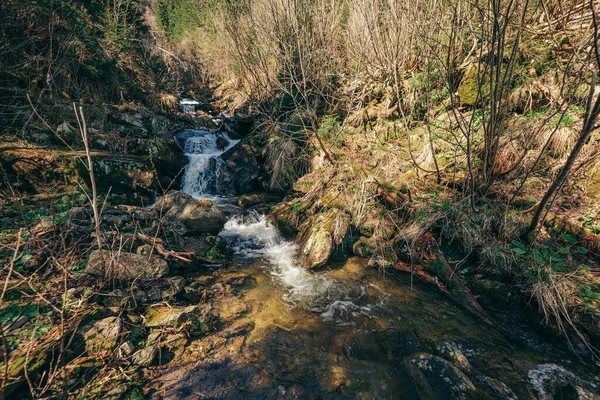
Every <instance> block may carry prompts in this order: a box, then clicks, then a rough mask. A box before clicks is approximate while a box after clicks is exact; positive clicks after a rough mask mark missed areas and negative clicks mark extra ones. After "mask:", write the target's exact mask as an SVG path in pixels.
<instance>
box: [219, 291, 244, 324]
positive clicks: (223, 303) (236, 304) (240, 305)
mask: <svg viewBox="0 0 600 400" xmlns="http://www.w3.org/2000/svg"><path fill="white" fill-rule="evenodd" d="M248 311H250V306H249V305H248V303H246V302H245V301H244V300H241V299H240V298H238V297H236V296H233V295H227V296H222V297H220V298H219V300H218V302H217V304H216V307H215V310H214V311H213V313H214V314H216V315H217V316H218V318H219V319H220V320H221V321H223V322H229V321H233V320H235V319H237V318H239V317H241V316H242V315H244V314H245V313H247V312H248Z"/></svg>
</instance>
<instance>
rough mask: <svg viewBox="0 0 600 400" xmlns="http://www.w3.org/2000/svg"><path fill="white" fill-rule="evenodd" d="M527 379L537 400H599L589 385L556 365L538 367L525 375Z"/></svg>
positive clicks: (599, 396)
mask: <svg viewBox="0 0 600 400" xmlns="http://www.w3.org/2000/svg"><path fill="white" fill-rule="evenodd" d="M527 378H528V379H529V383H530V384H531V386H533V389H534V390H535V392H536V393H537V398H538V399H539V400H552V399H580V400H588V399H594V400H596V399H600V395H598V394H595V393H592V392H591V391H590V389H592V388H591V387H590V386H592V385H591V384H589V383H587V382H585V381H584V380H583V379H581V378H579V377H577V376H576V375H575V374H573V373H572V372H570V371H567V370H566V369H565V368H563V367H561V366H560V365H557V364H541V365H538V367H537V368H536V369H532V370H530V371H529V372H528V373H527ZM594 389H595V390H594V391H596V389H597V388H594Z"/></svg>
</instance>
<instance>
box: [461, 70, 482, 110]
mask: <svg viewBox="0 0 600 400" xmlns="http://www.w3.org/2000/svg"><path fill="white" fill-rule="evenodd" d="M482 74H483V72H482V71H478V67H477V65H475V64H470V65H469V66H467V67H466V69H465V72H464V74H463V77H462V79H461V80H460V83H459V85H458V98H459V100H460V104H461V105H463V106H474V105H475V103H476V102H481V101H486V100H487V99H488V98H489V95H490V89H489V83H488V84H486V82H485V81H484V82H480V81H481V80H482V79H483V76H482ZM480 83H481V94H479V93H478V92H479V86H480Z"/></svg>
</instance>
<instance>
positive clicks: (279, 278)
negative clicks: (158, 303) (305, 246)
mask: <svg viewBox="0 0 600 400" xmlns="http://www.w3.org/2000/svg"><path fill="white" fill-rule="evenodd" d="M220 235H221V236H222V237H223V238H225V239H226V240H228V242H229V243H232V245H233V247H234V250H235V251H236V253H238V254H239V255H242V256H244V257H257V258H262V259H264V260H265V261H266V262H267V264H268V265H267V267H268V268H267V270H268V272H269V274H270V275H271V277H273V279H274V280H275V282H276V283H277V284H279V285H280V286H282V287H283V289H284V290H285V292H284V295H283V298H284V300H286V301H287V302H289V303H291V304H293V305H297V306H304V307H308V308H310V309H313V308H321V307H323V305H322V304H321V303H322V301H327V299H328V298H329V297H330V295H331V294H332V293H338V294H339V293H340V290H341V286H339V285H338V284H337V282H336V281H335V280H333V279H331V278H329V276H327V274H314V273H312V272H310V271H308V270H306V269H304V268H302V266H300V265H298V263H297V261H296V255H297V253H298V245H297V244H295V243H293V242H290V241H287V240H284V239H283V238H282V237H281V235H280V234H279V232H278V231H277V229H276V228H275V227H274V226H272V225H271V224H269V223H268V221H267V220H266V218H265V217H264V215H259V214H258V213H252V214H250V215H247V216H245V217H242V216H238V217H234V218H231V219H230V220H229V221H228V222H227V223H226V224H225V229H224V230H223V231H222V232H221V234H220Z"/></svg>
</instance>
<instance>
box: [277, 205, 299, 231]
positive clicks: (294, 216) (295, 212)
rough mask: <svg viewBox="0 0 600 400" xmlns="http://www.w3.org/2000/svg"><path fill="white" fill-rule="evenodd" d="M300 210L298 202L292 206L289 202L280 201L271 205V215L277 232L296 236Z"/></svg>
mask: <svg viewBox="0 0 600 400" xmlns="http://www.w3.org/2000/svg"><path fill="white" fill-rule="evenodd" d="M300 211H301V210H300V205H299V204H298V206H296V207H294V205H293V204H291V203H281V204H278V205H277V206H275V207H273V210H272V213H271V215H272V216H273V221H274V222H275V225H277V229H279V232H281V233H282V234H283V235H284V236H286V237H293V236H296V235H297V234H298V224H299V222H300Z"/></svg>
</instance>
